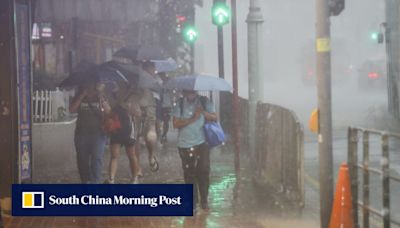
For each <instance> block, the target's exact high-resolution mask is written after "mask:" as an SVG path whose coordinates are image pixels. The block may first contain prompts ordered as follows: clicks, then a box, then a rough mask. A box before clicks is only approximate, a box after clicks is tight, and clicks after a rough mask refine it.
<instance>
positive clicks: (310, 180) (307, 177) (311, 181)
mask: <svg viewBox="0 0 400 228" xmlns="http://www.w3.org/2000/svg"><path fill="white" fill-rule="evenodd" d="M304 179H305V180H306V182H307V183H309V184H310V185H311V187H313V188H314V189H316V190H319V183H318V181H317V180H316V179H314V178H312V177H311V176H310V175H308V173H306V172H304Z"/></svg>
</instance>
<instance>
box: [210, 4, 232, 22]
mask: <svg viewBox="0 0 400 228" xmlns="http://www.w3.org/2000/svg"><path fill="white" fill-rule="evenodd" d="M211 16H212V22H213V24H214V25H216V26H223V25H226V24H228V23H229V21H230V17H231V11H230V9H229V7H228V5H227V4H226V3H223V2H217V3H215V4H214V5H213V7H212V10H211Z"/></svg>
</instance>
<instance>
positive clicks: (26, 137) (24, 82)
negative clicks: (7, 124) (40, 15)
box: [15, 3, 32, 181]
mask: <svg viewBox="0 0 400 228" xmlns="http://www.w3.org/2000/svg"><path fill="white" fill-rule="evenodd" d="M29 13H30V12H29V5H28V4H20V3H17V4H16V8H15V18H16V23H15V24H16V28H15V36H16V39H17V42H16V44H17V45H16V51H17V78H18V84H17V89H18V120H19V121H18V123H19V125H18V126H19V129H18V136H19V145H18V146H19V169H20V171H19V174H20V176H19V177H20V180H21V181H24V180H28V181H30V180H31V173H32V167H31V164H32V162H31V161H32V141H31V140H32V126H31V57H30V46H31V45H30V44H31V42H30V40H31V35H30V34H31V33H30V27H31V26H30V19H29Z"/></svg>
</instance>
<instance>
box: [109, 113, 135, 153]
mask: <svg viewBox="0 0 400 228" xmlns="http://www.w3.org/2000/svg"><path fill="white" fill-rule="evenodd" d="M113 112H115V113H116V114H117V115H118V117H119V120H120V121H121V128H120V129H118V130H116V131H115V132H113V133H111V135H110V145H115V144H120V145H121V146H125V147H128V146H133V145H135V142H136V139H135V129H134V123H133V120H132V117H131V116H130V115H129V114H128V111H126V110H125V109H124V108H122V107H120V106H117V107H115V108H114V109H113Z"/></svg>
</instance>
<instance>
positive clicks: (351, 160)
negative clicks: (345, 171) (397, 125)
mask: <svg viewBox="0 0 400 228" xmlns="http://www.w3.org/2000/svg"><path fill="white" fill-rule="evenodd" d="M359 133H361V137H362V161H361V162H359V159H358V142H359V139H360V138H361V137H359ZM371 135H377V136H379V137H380V138H381V150H382V151H381V159H380V163H381V167H380V169H379V168H376V167H371V166H370V140H369V139H370V136H371ZM390 138H394V139H400V134H396V133H389V132H384V131H377V130H371V129H363V128H352V127H350V128H349V129H348V164H349V170H350V178H351V190H352V199H353V209H354V223H355V224H356V227H358V226H359V219H358V217H359V211H358V208H359V207H360V208H361V209H362V222H363V223H362V224H363V227H365V228H367V227H369V225H370V213H372V214H374V215H376V216H379V217H381V218H382V223H383V227H384V228H388V227H390V226H391V224H395V225H398V226H400V221H397V220H395V219H394V218H392V217H391V210H390V183H391V181H396V182H398V183H400V178H399V177H398V176H394V175H392V174H391V173H390V169H389V168H390V166H389V165H390V162H389V161H390V153H389V139H390ZM359 170H361V172H362V180H363V185H362V189H361V191H362V200H361V201H359V200H358V192H359V179H358V176H359V175H358V171H359ZM370 174H374V175H378V176H380V177H381V180H382V182H381V185H382V199H381V200H382V210H379V209H377V208H374V207H373V206H371V205H370V187H371V185H370Z"/></svg>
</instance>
